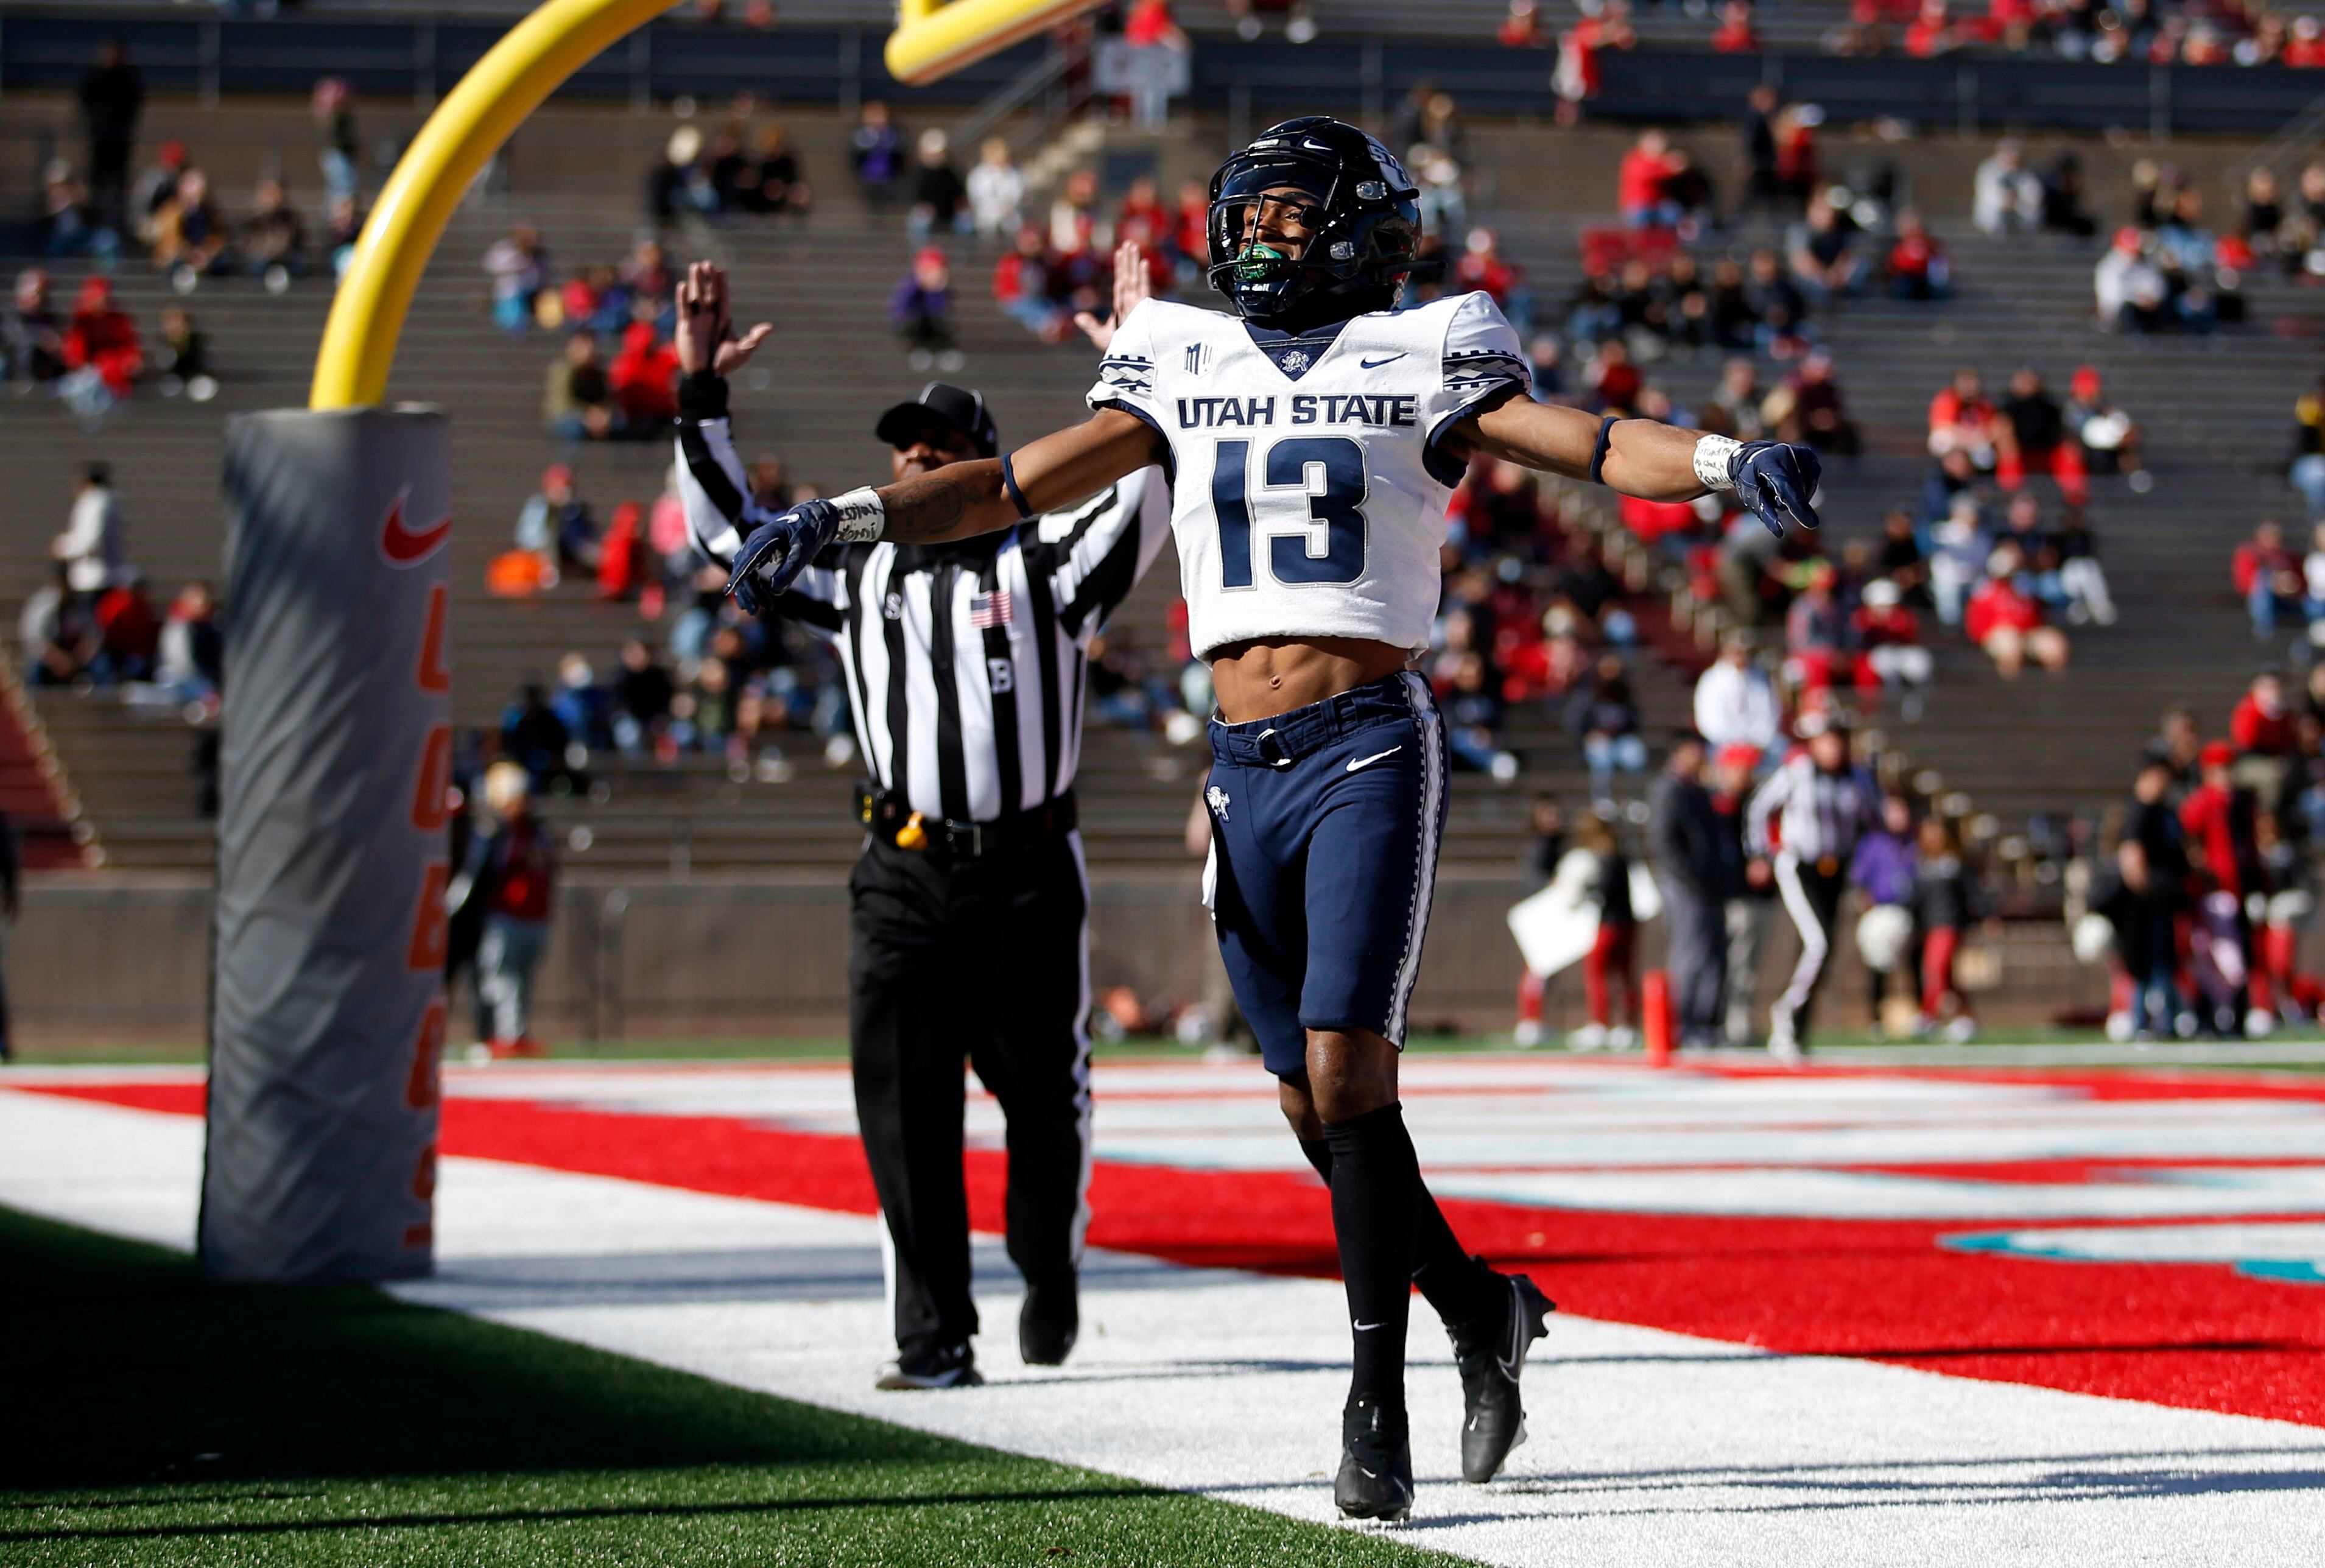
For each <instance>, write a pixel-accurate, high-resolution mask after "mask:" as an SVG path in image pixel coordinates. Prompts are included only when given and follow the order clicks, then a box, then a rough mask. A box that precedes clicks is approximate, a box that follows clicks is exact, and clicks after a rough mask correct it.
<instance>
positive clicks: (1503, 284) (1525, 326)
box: [1452, 228, 1533, 334]
mask: <svg viewBox="0 0 2325 1568" xmlns="http://www.w3.org/2000/svg"><path fill="white" fill-rule="evenodd" d="M1524 278H1525V274H1524V273H1523V272H1522V271H1520V270H1519V269H1518V268H1517V267H1515V266H1514V265H1512V264H1510V263H1509V262H1507V261H1505V260H1503V259H1502V253H1501V247H1500V246H1499V244H1498V243H1497V242H1496V239H1495V237H1494V231H1493V230H1492V229H1490V228H1473V229H1471V230H1470V231H1469V234H1468V239H1467V240H1466V241H1465V242H1464V244H1463V246H1462V252H1461V259H1460V260H1459V261H1457V262H1455V263H1454V264H1453V282H1452V291H1453V292H1456V293H1465V294H1467V293H1481V294H1484V295H1485V296H1486V297H1487V298H1488V299H1490V300H1492V301H1493V302H1494V303H1495V304H1496V306H1498V307H1500V309H1501V311H1502V313H1503V314H1504V315H1505V316H1507V317H1508V318H1509V320H1510V325H1511V326H1513V327H1514V328H1516V329H1517V330H1518V331H1519V333H1521V334H1524V333H1527V332H1531V331H1533V295H1532V294H1531V293H1529V292H1527V291H1526V289H1525V287H1524Z"/></svg>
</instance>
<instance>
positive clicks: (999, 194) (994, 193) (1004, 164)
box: [968, 136, 1025, 239]
mask: <svg viewBox="0 0 2325 1568" xmlns="http://www.w3.org/2000/svg"><path fill="white" fill-rule="evenodd" d="M968 210H969V218H970V220H971V222H972V223H973V224H974V226H975V227H976V229H977V236H978V237H980V238H983V239H999V238H1001V237H1003V236H1004V235H1011V234H1015V233H1017V232H1018V231H1019V230H1020V228H1021V227H1023V225H1024V221H1025V176H1024V172H1022V171H1021V170H1019V168H1018V167H1017V165H1016V162H1014V160H1013V159H1011V157H1010V156H1009V142H1008V139H1007V138H1006V137H1004V136H987V138H986V139H985V148H984V151H983V152H982V153H981V154H980V155H979V156H978V158H977V167H976V168H974V169H971V170H970V171H969V172H968Z"/></svg>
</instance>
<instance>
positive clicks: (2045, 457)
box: [1994, 365, 2090, 506]
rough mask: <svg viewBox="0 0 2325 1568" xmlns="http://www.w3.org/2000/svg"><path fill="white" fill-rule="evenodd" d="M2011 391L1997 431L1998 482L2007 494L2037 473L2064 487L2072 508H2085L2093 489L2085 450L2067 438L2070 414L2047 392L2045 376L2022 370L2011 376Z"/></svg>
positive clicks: (1996, 458) (1997, 425)
mask: <svg viewBox="0 0 2325 1568" xmlns="http://www.w3.org/2000/svg"><path fill="white" fill-rule="evenodd" d="M2009 392H2010V394H2009V395H2008V396H2007V397H2005V399H2003V403H2002V409H2001V414H2002V418H2001V420H2000V421H1999V422H1997V424H1996V428H1995V438H1996V440H1995V447H1996V451H1995V470H1994V477H1995V478H1996V481H1997V482H1998V483H1999V484H2000V485H2001V486H2002V487H2003V488H2004V489H2005V490H2015V489H2017V488H2018V487H2019V486H2021V485H2022V484H2024V483H2025V481H2026V472H2027V470H2028V469H2036V470H2038V471H2040V472H2043V473H2047V474H2049V475H2050V476H2051V477H2052V478H2054V479H2056V480H2057V481H2058V482H2059V492H2060V494H2061V495H2062V496H2065V497H2066V498H2067V502H2068V505H2070V506H2081V505H2083V503H2084V502H2085V501H2087V500H2088V499H2089V495H2090V487H2089V478H2088V477H2087V476H2086V474H2085V471H2084V468H2083V450H2082V447H2081V444H2080V442H2078V441H2075V440H2074V439H2072V437H2071V436H2070V434H2069V433H2068V430H2067V420H2066V413H2065V411H2063V410H2062V409H2061V408H2060V406H2059V404H2058V400H2057V399H2056V398H2053V397H2052V395H2051V394H2050V393H2049V392H2048V391H2047V390H2046V389H2045V388H2044V387H2043V385H2042V372H2041V371H2040V370H2037V369H2035V368H2034V367H2033V366H2031V365H2028V366H2021V367H2020V368H2019V369H2017V370H2015V371H2014V372H2012V374H2011V377H2010V389H2009Z"/></svg>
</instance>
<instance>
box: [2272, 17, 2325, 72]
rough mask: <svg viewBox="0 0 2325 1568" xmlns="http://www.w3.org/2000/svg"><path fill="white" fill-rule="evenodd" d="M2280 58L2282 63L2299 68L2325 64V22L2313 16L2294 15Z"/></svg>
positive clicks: (2304, 68)
mask: <svg viewBox="0 0 2325 1568" xmlns="http://www.w3.org/2000/svg"><path fill="white" fill-rule="evenodd" d="M2282 60H2283V63H2284V64H2286V65H2289V66H2292V67H2293V68H2295V69H2296V70H2317V69H2318V68H2319V67H2320V66H2325V22H2320V21H2318V19H2317V18H2316V17H2314V16H2296V17H2294V18H2293V28H2292V32H2291V34H2290V36H2288V37H2287V38H2286V40H2285V43H2284V53H2283V57H2282Z"/></svg>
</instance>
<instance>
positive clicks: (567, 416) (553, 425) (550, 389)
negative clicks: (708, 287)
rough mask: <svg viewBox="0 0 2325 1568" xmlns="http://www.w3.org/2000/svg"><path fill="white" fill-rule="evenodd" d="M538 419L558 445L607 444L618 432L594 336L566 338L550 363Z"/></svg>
mask: <svg viewBox="0 0 2325 1568" xmlns="http://www.w3.org/2000/svg"><path fill="white" fill-rule="evenodd" d="M648 330H649V331H651V330H652V329H651V328H649V329H648ZM541 418H542V424H543V425H544V426H545V427H546V428H547V429H548V431H549V433H550V434H551V436H553V437H555V438H556V439H557V440H559V441H610V440H612V439H613V438H614V437H615V436H616V434H618V433H619V432H620V426H619V424H618V422H617V418H616V413H615V410H614V394H613V386H612V384H611V383H610V382H608V381H607V377H606V366H605V365H604V364H603V363H602V362H601V361H600V360H599V359H598V357H597V336H596V334H594V333H591V332H588V331H580V332H574V333H571V334H569V335H568V336H567V338H566V339H565V352H564V354H563V355H562V356H561V357H559V358H556V359H552V360H551V361H550V365H549V374H548V378H547V385H545V386H544V388H543V389H542V400H541Z"/></svg>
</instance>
